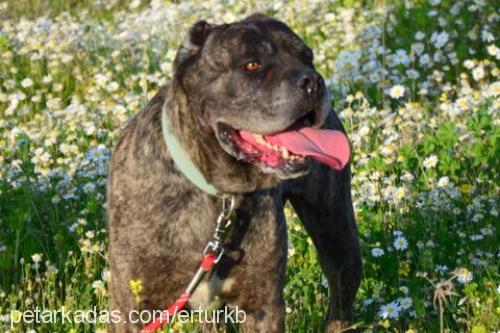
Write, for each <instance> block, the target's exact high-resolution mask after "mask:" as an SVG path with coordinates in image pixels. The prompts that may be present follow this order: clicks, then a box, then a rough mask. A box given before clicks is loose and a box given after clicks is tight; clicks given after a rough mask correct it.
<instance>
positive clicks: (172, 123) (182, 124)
mask: <svg viewBox="0 0 500 333" xmlns="http://www.w3.org/2000/svg"><path fill="white" fill-rule="evenodd" d="M195 104H196V105H195ZM201 107H202V103H190V101H189V100H188V98H187V96H186V95H185V94H184V92H183V91H182V89H180V88H179V87H176V86H175V85H172V86H171V87H170V89H169V91H168V93H167V96H166V100H165V103H164V105H163V108H162V111H161V112H164V113H165V115H166V116H167V121H168V125H169V131H170V134H172V136H174V137H175V139H176V140H177V141H178V143H179V144H180V146H182V149H183V150H184V152H185V153H186V155H187V157H188V158H189V159H190V162H191V163H192V164H193V165H194V167H195V168H196V169H197V170H198V171H199V173H200V174H201V176H202V177H203V179H204V181H206V183H207V184H208V186H209V187H214V188H215V189H216V191H217V192H219V193H242V192H252V191H256V190H260V189H268V188H271V187H275V186H276V185H277V184H278V182H277V180H276V178H275V177H273V176H271V175H265V174H262V173H261V171H260V170H258V169H257V168H256V167H255V166H252V165H249V164H246V163H244V162H239V161H237V160H236V159H234V158H233V157H232V156H230V155H229V154H227V153H226V152H224V150H223V149H222V148H221V147H220V145H219V142H218V140H217V138H216V137H215V134H214V132H213V129H212V128H211V127H209V126H202V125H201V123H200V121H199V119H196V115H200V116H201V114H202V110H200V109H199V108H201ZM167 145H168V143H167ZM173 154H175V152H173ZM169 155H170V157H171V158H173V159H174V161H175V159H176V158H175V156H172V152H169ZM176 163H178V162H176ZM177 167H178V168H179V169H180V171H181V172H183V173H184V176H186V178H188V179H189V178H190V177H189V175H186V171H183V170H182V168H183V166H182V165H177ZM191 182H193V181H192V180H191ZM193 185H196V186H198V187H200V186H199V184H196V183H195V184H193ZM203 187H204V186H201V188H202V189H203ZM205 188H207V187H206V186H205ZM205 192H208V193H209V194H212V193H210V191H206V190H205Z"/></svg>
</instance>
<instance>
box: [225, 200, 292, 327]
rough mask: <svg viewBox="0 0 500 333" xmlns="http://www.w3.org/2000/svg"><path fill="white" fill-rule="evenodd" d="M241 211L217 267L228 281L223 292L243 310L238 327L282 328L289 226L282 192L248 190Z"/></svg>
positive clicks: (232, 303) (230, 301) (226, 297)
mask: <svg viewBox="0 0 500 333" xmlns="http://www.w3.org/2000/svg"><path fill="white" fill-rule="evenodd" d="M237 215H238V219H237V220H236V221H235V225H234V227H233V228H234V231H235V232H234V234H233V237H232V241H231V243H230V244H228V248H227V250H228V251H227V256H225V257H223V259H222V263H223V264H222V265H221V266H222V267H220V268H221V270H220V271H219V273H221V274H223V275H225V278H226V279H227V282H228V285H230V288H228V290H227V292H226V293H225V295H223V297H224V298H225V299H226V300H227V302H228V304H230V305H232V306H238V308H239V309H241V310H243V311H244V313H245V320H243V321H241V322H240V323H239V332H245V333H282V332H284V330H285V302H284V297H283V288H284V283H285V272H286V260H287V230H286V221H285V216H284V214H283V203H282V196H281V192H279V191H277V190H272V191H270V192H266V193H262V194H255V195H249V196H247V197H246V198H245V200H244V202H242V204H241V206H240V208H239V209H238V211H237Z"/></svg>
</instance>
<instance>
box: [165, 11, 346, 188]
mask: <svg viewBox="0 0 500 333" xmlns="http://www.w3.org/2000/svg"><path fill="white" fill-rule="evenodd" d="M312 61H313V53H312V51H311V49H310V48H308V47H307V46H306V45H305V44H304V42H303V41H302V40H301V39H300V38H299V37H298V36H297V35H296V34H295V33H294V32H293V31H292V30H291V29H290V28H289V27H288V26H287V25H286V24H284V23H282V22H280V21H278V20H275V19H271V18H268V17H266V16H264V15H261V14H255V15H252V16H250V17H248V18H247V19H245V20H243V21H241V22H237V23H232V24H223V25H211V24H208V23H206V22H204V21H201V22H198V23H196V24H195V25H194V26H193V27H192V28H191V30H190V32H189V34H188V36H187V38H186V39H185V40H184V42H183V43H182V45H181V47H180V49H179V51H178V53H177V57H176V60H175V66H174V68H175V76H174V79H175V80H176V81H177V82H176V83H177V84H178V85H179V86H180V87H181V89H183V91H184V92H185V94H186V96H187V97H188V100H189V103H190V104H191V105H197V106H198V107H197V108H195V109H196V110H198V111H197V112H199V113H200V114H197V115H196V116H195V118H196V119H197V121H200V124H198V125H199V126H198V127H199V128H204V129H205V130H211V131H212V132H213V135H214V136H215V137H216V138H217V141H218V143H219V145H220V147H221V148H222V150H223V151H224V153H227V154H229V155H231V156H232V157H234V159H235V160H234V161H235V163H246V164H247V165H248V167H255V166H257V167H259V168H260V169H261V170H262V171H263V172H265V173H272V174H275V175H277V176H278V177H279V178H281V179H286V178H295V177H298V176H301V175H303V174H305V173H307V171H308V170H309V165H310V160H309V157H312V158H315V159H317V160H320V161H321V162H323V163H326V164H328V165H330V166H331V167H333V168H336V169H340V168H342V167H343V166H344V165H345V164H346V163H347V160H348V158H349V146H348V143H347V139H346V138H345V136H344V135H343V134H342V133H341V132H337V131H325V130H318V129H317V128H319V127H321V126H322V124H323V123H324V121H325V119H326V117H327V114H328V112H329V110H330V101H329V95H328V91H327V89H326V87H325V83H324V80H323V78H322V77H321V75H320V74H318V72H316V70H315V68H314V66H313V63H312ZM327 132H328V133H327ZM333 132H335V133H333ZM334 145H335V146H336V147H334ZM334 150H337V152H334Z"/></svg>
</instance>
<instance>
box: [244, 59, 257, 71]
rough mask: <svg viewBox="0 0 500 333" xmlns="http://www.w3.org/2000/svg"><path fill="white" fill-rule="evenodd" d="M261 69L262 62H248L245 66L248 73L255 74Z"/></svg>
mask: <svg viewBox="0 0 500 333" xmlns="http://www.w3.org/2000/svg"><path fill="white" fill-rule="evenodd" d="M260 67H261V64H260V62H258V61H250V62H247V63H246V64H245V66H243V68H244V69H245V70H246V71H247V72H255V71H258V70H259V69H260Z"/></svg>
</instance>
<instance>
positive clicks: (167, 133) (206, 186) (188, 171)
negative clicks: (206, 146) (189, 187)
mask: <svg viewBox="0 0 500 333" xmlns="http://www.w3.org/2000/svg"><path fill="white" fill-rule="evenodd" d="M161 127H162V132H163V138H164V139H165V144H166V145H167V148H168V151H169V153H170V156H172V159H173V160H174V162H175V165H177V167H178V168H179V169H180V171H181V172H182V173H183V174H184V176H186V178H187V179H189V180H190V181H191V183H193V184H194V185H196V186H197V187H199V188H200V189H201V190H203V191H204V192H206V193H208V194H211V195H217V196H219V195H220V193H219V191H217V189H216V188H215V187H214V186H213V185H212V184H210V183H208V182H207V180H206V179H205V177H204V176H203V174H202V173H201V172H200V170H199V169H198V168H197V167H196V165H195V164H194V163H193V161H192V160H191V158H190V157H189V154H188V152H187V151H186V150H185V149H184V148H183V147H182V144H181V143H180V142H179V140H177V138H176V137H175V135H174V134H173V133H172V131H171V128H170V120H169V119H168V116H167V110H166V109H163V110H162V112H161Z"/></svg>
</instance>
